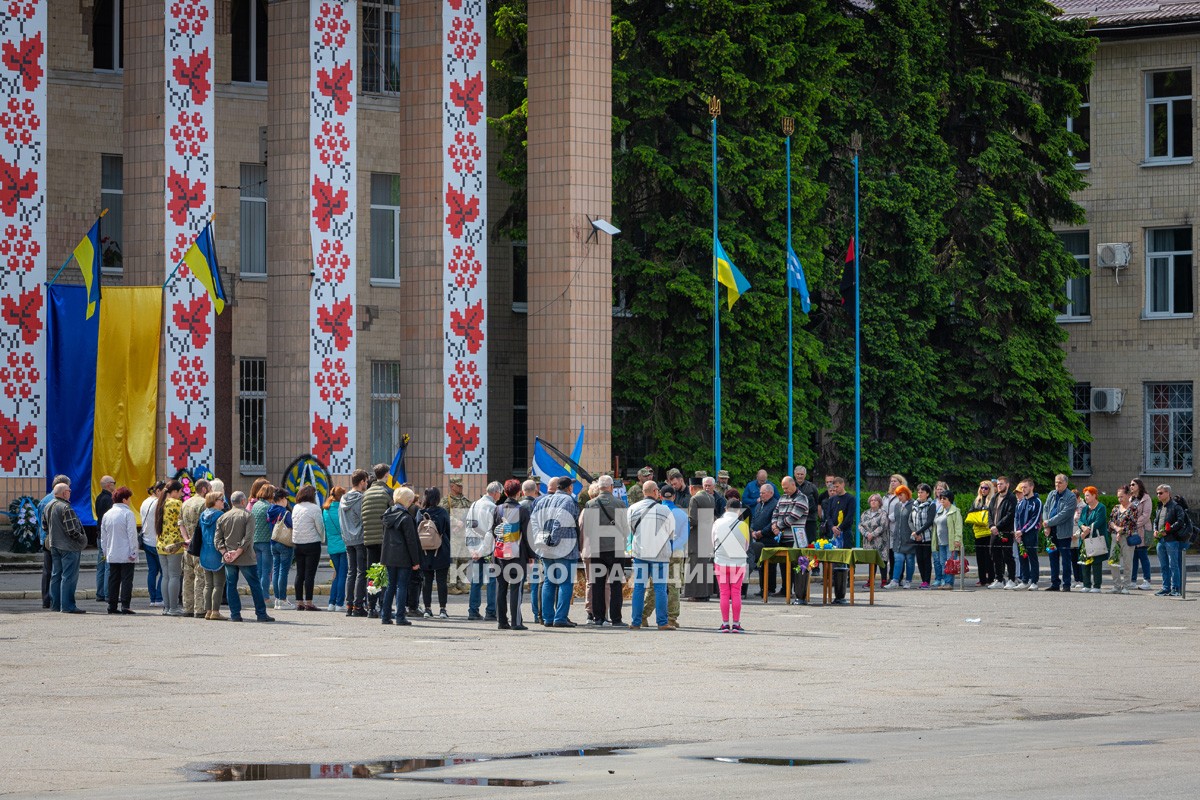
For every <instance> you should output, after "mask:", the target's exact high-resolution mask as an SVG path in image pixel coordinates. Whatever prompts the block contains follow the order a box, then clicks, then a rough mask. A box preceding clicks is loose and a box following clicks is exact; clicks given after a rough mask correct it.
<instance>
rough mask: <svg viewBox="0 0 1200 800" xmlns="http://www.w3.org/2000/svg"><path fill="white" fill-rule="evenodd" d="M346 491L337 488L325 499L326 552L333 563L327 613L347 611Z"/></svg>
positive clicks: (330, 491) (339, 487) (331, 490)
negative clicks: (344, 514) (343, 519)
mask: <svg viewBox="0 0 1200 800" xmlns="http://www.w3.org/2000/svg"><path fill="white" fill-rule="evenodd" d="M345 493H346V490H345V489H344V488H342V487H341V486H335V487H333V488H332V489H330V490H329V497H326V498H325V507H324V517H325V551H326V552H327V553H329V560H330V561H331V562H332V563H333V583H332V584H330V586H329V605H328V606H327V607H326V610H327V611H345V610H346V545H345V544H344V543H343V542H342V519H341V513H340V512H341V508H340V506H341V500H342V495H344V494H345Z"/></svg>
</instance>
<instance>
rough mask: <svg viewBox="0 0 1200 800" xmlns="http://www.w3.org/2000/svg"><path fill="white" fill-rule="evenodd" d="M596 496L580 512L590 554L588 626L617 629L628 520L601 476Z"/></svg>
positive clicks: (609, 481) (610, 483) (610, 485)
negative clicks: (589, 619) (590, 596)
mask: <svg viewBox="0 0 1200 800" xmlns="http://www.w3.org/2000/svg"><path fill="white" fill-rule="evenodd" d="M599 486H600V493H599V494H598V495H596V497H595V499H593V500H591V501H589V502H588V504H587V506H586V507H585V508H584V510H583V531H582V533H583V535H584V537H586V540H587V542H588V546H589V550H590V551H591V554H592V557H591V570H592V574H591V575H588V576H587V580H588V581H589V582H591V584H592V621H591V622H589V623H588V624H589V625H594V626H603V625H606V624H608V625H612V626H613V627H620V626H621V625H622V620H621V601H622V599H623V597H622V594H621V592H622V590H623V588H624V577H625V569H627V568H628V562H627V560H626V559H625V540H626V538H627V537H628V535H629V520H628V517H627V516H626V513H625V512H626V509H625V504H624V503H622V502H621V501H620V500H618V499H617V497H616V496H615V495H614V494H613V478H612V476H611V475H601V476H600V478H599Z"/></svg>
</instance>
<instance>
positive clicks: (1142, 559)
mask: <svg viewBox="0 0 1200 800" xmlns="http://www.w3.org/2000/svg"><path fill="white" fill-rule="evenodd" d="M1143 541H1144V537H1143ZM1139 564H1140V565H1141V567H1142V580H1144V581H1146V582H1147V583H1149V582H1150V548H1149V547H1135V548H1134V550H1133V577H1131V578H1130V579H1129V582H1130V583H1137V576H1138V565H1139Z"/></svg>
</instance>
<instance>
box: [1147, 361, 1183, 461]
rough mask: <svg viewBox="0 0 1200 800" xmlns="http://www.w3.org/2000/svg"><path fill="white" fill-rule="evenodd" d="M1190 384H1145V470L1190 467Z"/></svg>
mask: <svg viewBox="0 0 1200 800" xmlns="http://www.w3.org/2000/svg"><path fill="white" fill-rule="evenodd" d="M1192 438H1193V437H1192V384H1191V383H1148V384H1146V471H1147V472H1183V473H1190V472H1191V471H1192Z"/></svg>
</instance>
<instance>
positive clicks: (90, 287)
mask: <svg viewBox="0 0 1200 800" xmlns="http://www.w3.org/2000/svg"><path fill="white" fill-rule="evenodd" d="M72 255H73V257H74V258H75V263H77V264H79V269H80V271H81V272H83V286H84V288H85V289H87V312H86V313H85V315H84V319H91V318H92V315H93V314H95V313H96V306H97V304H99V302H100V220H96V221H95V222H94V223H92V227H91V229H90V230H89V231H88V232H87V236H84V237H83V241H81V242H80V243H79V244H77V245H75V251H74V253H73V254H72Z"/></svg>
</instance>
